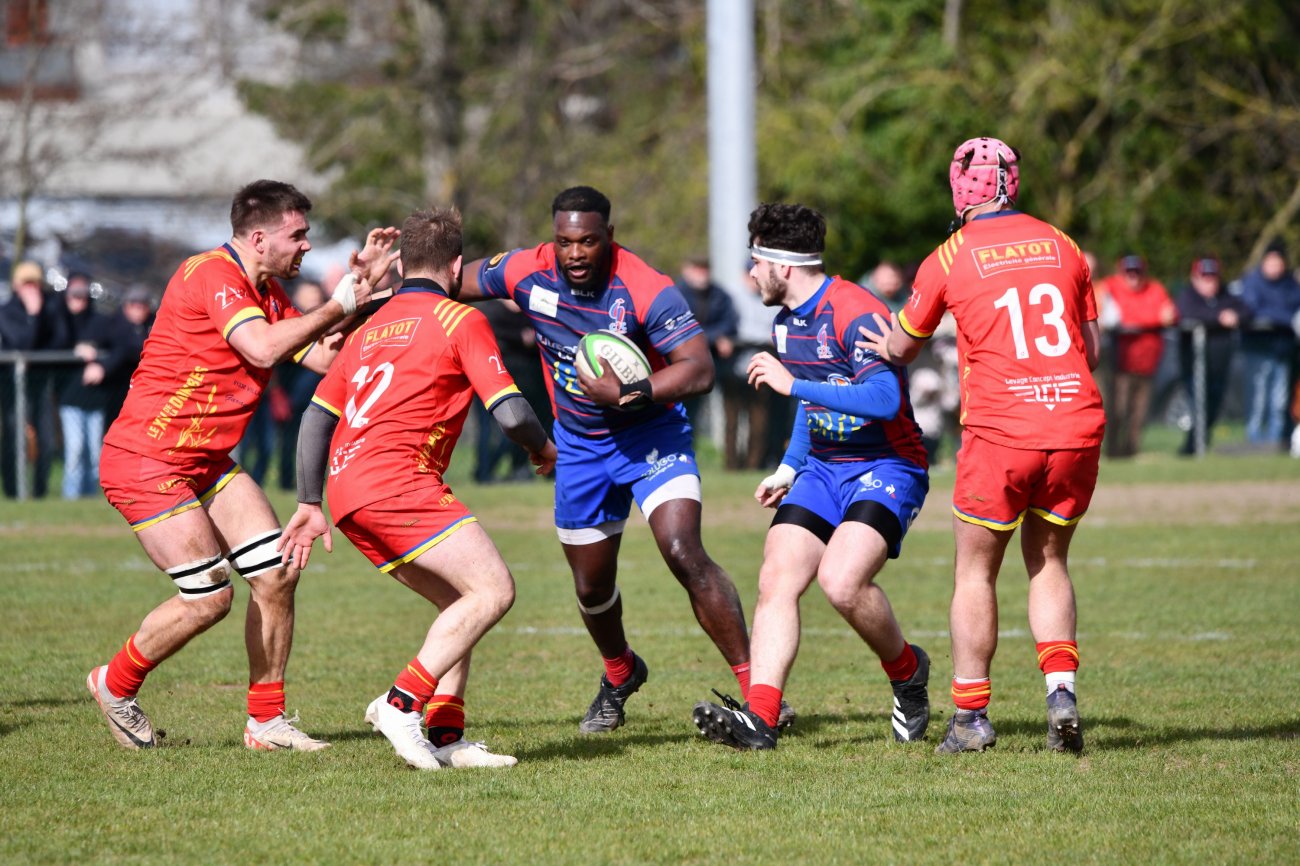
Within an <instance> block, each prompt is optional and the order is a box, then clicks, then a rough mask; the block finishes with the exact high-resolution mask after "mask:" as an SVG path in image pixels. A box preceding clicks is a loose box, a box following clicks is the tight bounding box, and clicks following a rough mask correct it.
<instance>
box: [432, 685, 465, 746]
mask: <svg viewBox="0 0 1300 866" xmlns="http://www.w3.org/2000/svg"><path fill="white" fill-rule="evenodd" d="M424 726H425V727H426V728H428V729H429V742H431V743H433V744H434V745H435V746H445V745H447V744H448V743H454V742H456V741H457V740H459V739H460V738H461V737H463V736H465V701H464V700H462V699H461V698H458V697H457V696H456V695H434V696H433V697H432V698H430V700H429V703H428V704H427V706H426V709H425V712H424Z"/></svg>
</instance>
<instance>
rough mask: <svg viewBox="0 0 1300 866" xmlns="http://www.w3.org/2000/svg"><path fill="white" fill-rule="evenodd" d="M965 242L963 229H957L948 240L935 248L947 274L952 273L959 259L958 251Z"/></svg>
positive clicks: (941, 265) (937, 257)
mask: <svg viewBox="0 0 1300 866" xmlns="http://www.w3.org/2000/svg"><path fill="white" fill-rule="evenodd" d="M964 243H966V236H965V234H964V233H963V230H962V229H957V231H955V232H953V233H952V236H951V237H949V238H948V240H946V241H944V242H943V243H941V244H939V246H938V247H937V248H936V249H935V251H934V255H935V258H936V259H937V260H938V262H939V266H940V267H942V268H943V272H944V273H945V274H949V273H952V267H953V265H954V264H955V263H956V261H957V251H958V250H959V249H961V246H962V244H964Z"/></svg>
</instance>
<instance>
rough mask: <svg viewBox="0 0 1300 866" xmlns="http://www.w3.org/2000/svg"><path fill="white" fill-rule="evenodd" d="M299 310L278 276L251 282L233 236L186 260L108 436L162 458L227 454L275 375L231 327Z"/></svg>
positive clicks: (175, 276)
mask: <svg viewBox="0 0 1300 866" xmlns="http://www.w3.org/2000/svg"><path fill="white" fill-rule="evenodd" d="M298 315H300V313H299V312H298V311H297V310H296V309H294V306H293V304H292V303H290V301H289V298H288V296H287V295H285V292H284V288H283V287H282V286H281V285H280V284H279V283H278V282H277V281H276V280H268V281H267V283H266V286H265V288H264V289H263V290H260V291H259V290H258V289H257V288H256V287H254V286H253V284H252V283H250V282H249V280H248V275H247V274H246V273H245V272H244V268H243V265H242V264H241V263H240V261H239V256H238V255H237V254H236V253H235V251H234V249H232V248H231V247H230V245H229V244H223V245H222V246H220V247H218V248H217V249H215V250H210V251H208V252H206V253H200V254H199V255H197V256H192V257H190V258H188V259H186V260H185V262H184V263H183V264H182V265H181V266H180V268H179V269H177V271H176V273H175V274H173V275H172V278H171V280H170V281H169V282H168V283H167V290H166V291H165V292H164V293H163V298H162V303H161V304H160V305H159V307H158V315H157V318H156V319H155V320H154V325H153V330H151V331H150V332H149V337H148V339H146V340H145V343H144V353H143V354H142V355H141V358H140V366H139V367H138V368H136V371H135V373H134V375H132V377H131V390H130V391H129V392H128V393H127V397H126V403H125V404H124V405H123V406H122V412H121V414H119V415H118V417H117V420H115V421H114V422H113V426H112V427H110V428H109V431H108V433H107V434H106V435H105V436H104V441H105V442H106V443H108V444H111V445H116V446H117V447H119V448H124V449H126V450H127V451H134V452H136V453H138V454H148V455H150V456H152V457H157V458H158V459H160V460H164V461H167V462H181V461H182V460H188V459H193V458H200V459H210V460H217V459H221V458H224V457H225V456H226V455H228V454H229V453H230V451H231V449H233V448H234V447H235V446H236V445H238V444H239V440H240V439H242V438H243V436H244V428H246V427H247V426H248V420H249V419H250V418H251V417H252V415H253V411H254V410H255V409H256V408H257V404H258V401H259V400H261V398H262V391H263V390H264V389H265V388H266V384H267V382H269V381H270V379H271V371H270V370H263V369H260V368H258V367H256V366H254V365H253V364H251V363H249V362H248V361H246V360H245V359H244V357H243V356H242V355H240V354H239V353H238V352H236V351H235V349H234V348H233V347H232V346H231V345H230V343H229V342H228V340H229V339H230V335H231V333H233V332H234V330H235V329H236V328H238V327H239V326H240V325H242V324H244V323H246V322H249V321H252V320H253V319H265V320H266V321H268V322H271V323H275V322H279V321H282V320H284V319H291V318H294V317H296V316H298ZM310 346H311V344H308V346H307V347H304V348H303V349H302V350H301V351H299V352H298V354H297V355H296V356H295V358H296V359H301V358H302V357H303V356H304V355H305V354H306V353H307V349H308V348H310Z"/></svg>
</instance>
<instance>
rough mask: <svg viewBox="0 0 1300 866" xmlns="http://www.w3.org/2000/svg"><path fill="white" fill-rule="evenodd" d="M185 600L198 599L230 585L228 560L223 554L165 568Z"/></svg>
mask: <svg viewBox="0 0 1300 866" xmlns="http://www.w3.org/2000/svg"><path fill="white" fill-rule="evenodd" d="M167 576H168V577H170V578H171V579H172V583H174V584H176V589H177V590H179V591H180V595H181V598H182V599H184V600H185V601H199V600H201V599H204V598H207V597H208V596H210V595H213V594H214V593H218V592H221V590H223V589H225V588H226V587H228V586H230V562H229V560H227V559H226V558H225V557H224V556H220V555H218V556H214V557H212V558H211V559H198V560H195V561H194V562H186V563H184V564H182V565H176V566H173V567H171V568H169V569H167Z"/></svg>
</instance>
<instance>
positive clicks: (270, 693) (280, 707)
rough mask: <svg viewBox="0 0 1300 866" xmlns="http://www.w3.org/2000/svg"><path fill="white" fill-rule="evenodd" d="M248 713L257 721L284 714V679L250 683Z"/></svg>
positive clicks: (266, 720) (269, 719) (268, 719)
mask: <svg viewBox="0 0 1300 866" xmlns="http://www.w3.org/2000/svg"><path fill="white" fill-rule="evenodd" d="M248 714H249V715H250V716H252V717H253V720H254V721H257V722H269V721H271V719H274V718H275V717H276V716H282V715H284V680H281V681H280V682H278V683H249V684H248Z"/></svg>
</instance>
